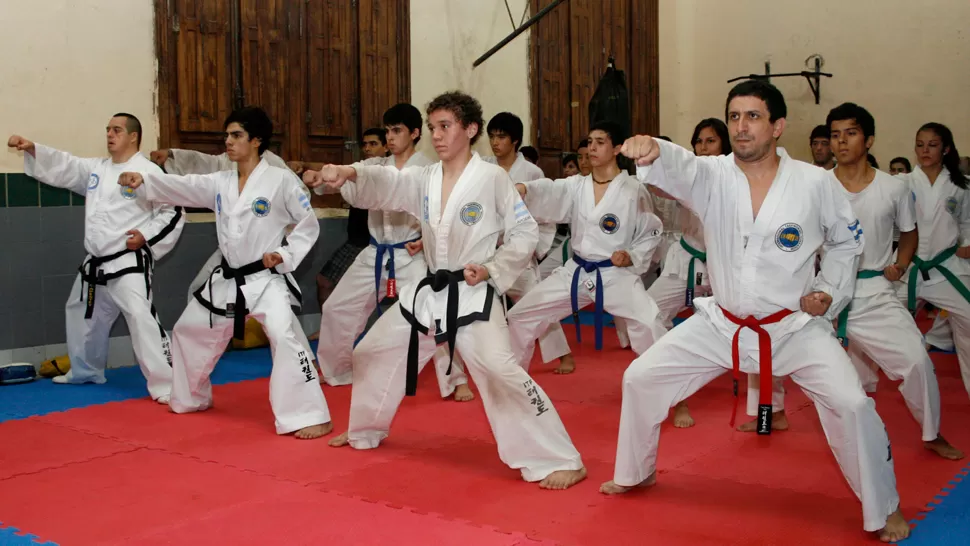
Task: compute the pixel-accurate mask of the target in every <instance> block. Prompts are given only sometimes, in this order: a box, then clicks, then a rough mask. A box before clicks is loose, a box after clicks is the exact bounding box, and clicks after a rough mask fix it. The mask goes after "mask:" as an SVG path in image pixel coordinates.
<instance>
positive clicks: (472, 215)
mask: <svg viewBox="0 0 970 546" xmlns="http://www.w3.org/2000/svg"><path fill="white" fill-rule="evenodd" d="M484 214H485V210H484V209H483V208H482V206H481V205H479V204H478V203H466V204H465V206H464V207H462V208H461V213H459V217H460V218H461V221H462V223H463V224H465V225H466V226H473V225H475V224H477V223H478V221H479V220H481V219H482V216H484Z"/></svg>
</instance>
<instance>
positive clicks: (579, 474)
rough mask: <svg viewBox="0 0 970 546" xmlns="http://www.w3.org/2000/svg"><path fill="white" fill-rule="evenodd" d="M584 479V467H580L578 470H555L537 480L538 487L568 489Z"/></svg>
mask: <svg viewBox="0 0 970 546" xmlns="http://www.w3.org/2000/svg"><path fill="white" fill-rule="evenodd" d="M585 479H586V469H585V468H580V469H579V470H557V471H555V472H553V473H552V474H549V475H548V476H546V478H545V479H544V480H542V481H541V482H539V487H541V488H543V489H569V488H570V487H572V486H574V485H576V484H577V483H579V482H581V481H583V480H585Z"/></svg>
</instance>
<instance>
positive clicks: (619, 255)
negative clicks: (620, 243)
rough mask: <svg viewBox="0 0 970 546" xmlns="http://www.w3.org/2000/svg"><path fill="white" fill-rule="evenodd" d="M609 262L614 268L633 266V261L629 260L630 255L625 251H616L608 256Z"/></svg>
mask: <svg viewBox="0 0 970 546" xmlns="http://www.w3.org/2000/svg"><path fill="white" fill-rule="evenodd" d="M610 261H611V262H613V265H614V266H615V267H630V266H631V265H633V260H632V259H631V258H630V254H629V253H628V252H627V251H625V250H617V251H616V252H614V253H613V255H612V256H610Z"/></svg>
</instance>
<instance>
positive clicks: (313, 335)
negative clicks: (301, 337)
mask: <svg viewBox="0 0 970 546" xmlns="http://www.w3.org/2000/svg"><path fill="white" fill-rule="evenodd" d="M314 339H320V332H314V333H312V334H310V335H309V336H307V340H308V341H313V340H314Z"/></svg>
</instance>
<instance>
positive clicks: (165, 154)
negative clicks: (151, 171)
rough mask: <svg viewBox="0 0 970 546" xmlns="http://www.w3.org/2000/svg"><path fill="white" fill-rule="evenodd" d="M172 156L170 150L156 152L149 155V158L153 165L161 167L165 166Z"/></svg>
mask: <svg viewBox="0 0 970 546" xmlns="http://www.w3.org/2000/svg"><path fill="white" fill-rule="evenodd" d="M171 156H172V153H171V152H170V151H168V150H155V151H154V152H151V153H150V154H148V157H149V158H151V160H152V163H154V164H156V165H158V166H159V167H161V166H163V165H165V162H166V161H168V158H169V157H171Z"/></svg>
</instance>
